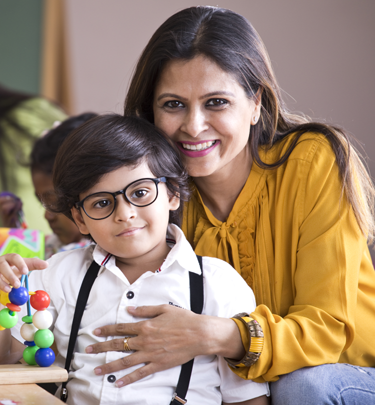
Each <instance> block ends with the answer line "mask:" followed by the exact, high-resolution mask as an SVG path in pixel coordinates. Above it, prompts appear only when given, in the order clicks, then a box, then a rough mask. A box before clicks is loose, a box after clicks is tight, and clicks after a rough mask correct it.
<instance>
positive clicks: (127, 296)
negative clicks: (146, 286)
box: [126, 291, 134, 300]
mask: <svg viewBox="0 0 375 405" xmlns="http://www.w3.org/2000/svg"><path fill="white" fill-rule="evenodd" d="M126 298H128V299H129V300H131V299H132V298H134V293H133V291H128V292H127V293H126Z"/></svg>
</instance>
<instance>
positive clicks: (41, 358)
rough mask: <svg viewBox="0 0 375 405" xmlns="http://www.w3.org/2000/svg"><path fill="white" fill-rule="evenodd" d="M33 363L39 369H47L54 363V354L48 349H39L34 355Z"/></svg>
mask: <svg viewBox="0 0 375 405" xmlns="http://www.w3.org/2000/svg"><path fill="white" fill-rule="evenodd" d="M35 361H36V364H38V366H40V367H49V366H50V365H51V364H52V363H53V362H54V361H55V353H54V352H53V350H52V349H51V348H49V347H47V348H45V349H39V350H38V351H37V352H36V353H35Z"/></svg>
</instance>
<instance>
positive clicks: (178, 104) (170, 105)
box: [164, 100, 184, 108]
mask: <svg viewBox="0 0 375 405" xmlns="http://www.w3.org/2000/svg"><path fill="white" fill-rule="evenodd" d="M164 107H167V108H182V107H184V105H183V103H181V101H178V100H171V101H167V102H166V103H164Z"/></svg>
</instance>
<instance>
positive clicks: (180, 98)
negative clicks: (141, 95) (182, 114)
mask: <svg viewBox="0 0 375 405" xmlns="http://www.w3.org/2000/svg"><path fill="white" fill-rule="evenodd" d="M165 97H170V98H178V99H179V100H182V101H187V98H185V97H181V96H179V95H178V94H174V93H162V94H160V96H159V97H158V98H157V99H156V100H157V101H159V100H161V99H162V98H165Z"/></svg>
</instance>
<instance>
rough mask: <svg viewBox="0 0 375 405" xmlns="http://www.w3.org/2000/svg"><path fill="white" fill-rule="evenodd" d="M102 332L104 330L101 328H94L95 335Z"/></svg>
mask: <svg viewBox="0 0 375 405" xmlns="http://www.w3.org/2000/svg"><path fill="white" fill-rule="evenodd" d="M101 334H102V330H101V329H95V330H94V335H96V336H99V335H101Z"/></svg>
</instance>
